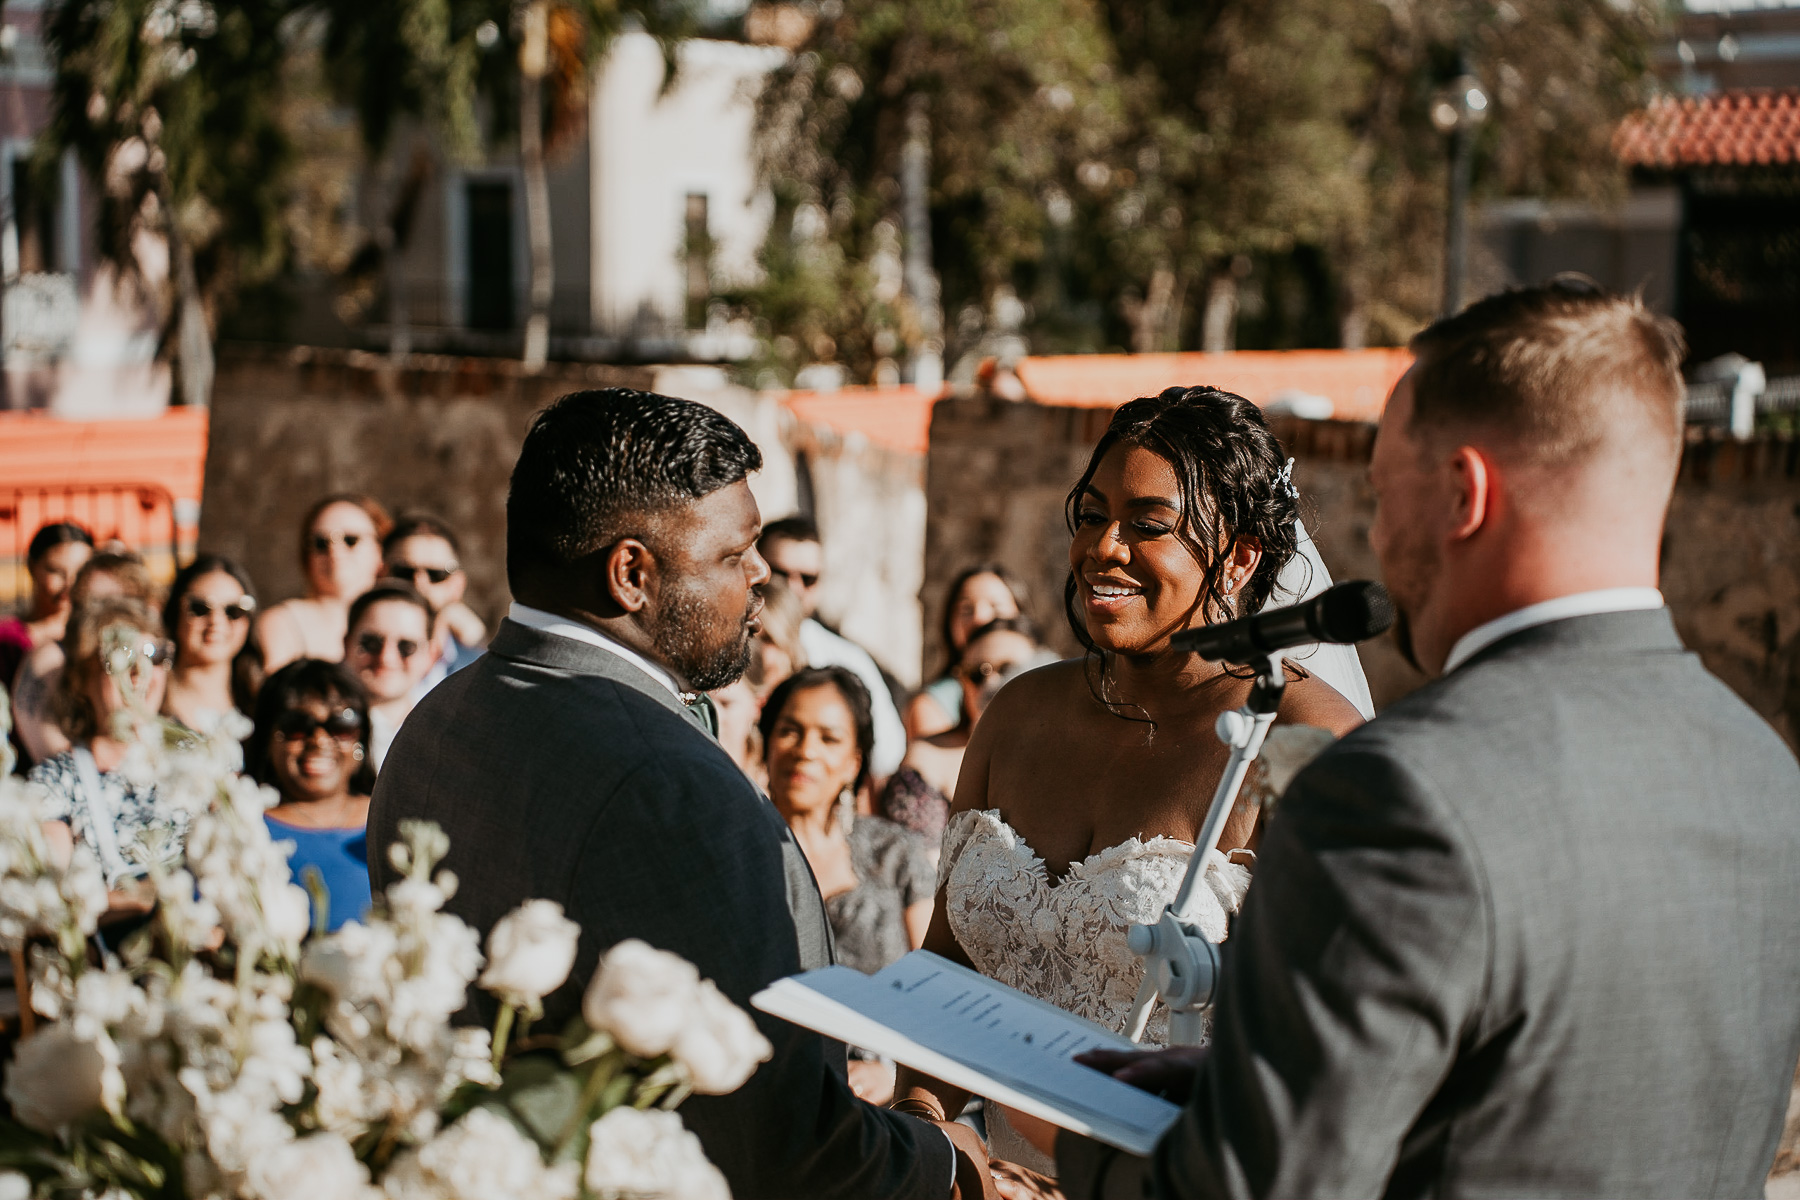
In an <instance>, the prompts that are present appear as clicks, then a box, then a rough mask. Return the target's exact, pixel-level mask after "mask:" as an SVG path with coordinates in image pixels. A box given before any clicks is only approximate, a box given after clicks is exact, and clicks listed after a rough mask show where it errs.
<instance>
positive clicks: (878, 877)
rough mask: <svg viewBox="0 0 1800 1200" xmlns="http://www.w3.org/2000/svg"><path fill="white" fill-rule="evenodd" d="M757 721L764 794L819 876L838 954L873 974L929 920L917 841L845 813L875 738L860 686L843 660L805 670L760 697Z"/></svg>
mask: <svg viewBox="0 0 1800 1200" xmlns="http://www.w3.org/2000/svg"><path fill="white" fill-rule="evenodd" d="M759 724H760V727H761V729H762V739H763V761H764V762H765V763H766V764H767V766H768V771H769V798H770V799H771V800H773V801H774V802H775V810H776V811H777V812H779V813H780V814H781V815H782V818H783V819H784V820H785V821H787V823H788V828H790V829H792V830H793V831H794V838H795V840H796V841H798V842H799V843H800V849H801V850H802V851H804V852H805V854H806V861H807V862H808V863H809V864H810V865H811V866H812V871H813V876H814V877H815V878H816V879H817V880H818V881H819V891H820V892H821V893H823V894H824V897H825V911H826V914H827V915H828V916H829V917H830V920H831V932H832V935H833V936H834V938H835V939H836V941H837V952H838V961H839V962H841V963H844V964H846V965H848V966H852V967H855V968H857V969H858V970H860V971H867V972H874V971H879V970H880V969H881V968H882V967H885V966H887V964H889V963H891V962H893V961H894V960H895V959H896V958H899V957H900V956H901V955H902V954H905V953H906V952H907V951H908V950H916V949H918V948H919V946H920V944H921V943H923V941H924V940H925V929H926V927H927V926H929V925H930V924H931V891H932V884H933V879H932V870H931V864H930V862H929V861H928V859H927V858H926V856H925V851H924V847H923V846H922V845H920V843H919V841H918V839H917V838H915V837H914V836H913V835H912V834H911V833H909V832H908V831H907V830H905V829H902V828H901V827H900V826H898V825H896V824H894V823H893V822H892V821H888V820H884V819H882V818H881V817H858V816H856V813H855V804H854V802H853V797H854V796H855V794H856V792H857V790H858V789H859V788H860V787H861V786H862V784H863V780H864V778H865V777H866V776H867V775H868V771H869V765H868V764H869V751H870V750H871V748H873V746H874V744H875V731H874V721H873V720H872V719H871V717H870V714H869V693H868V689H867V688H865V687H863V686H862V681H861V680H860V679H858V678H857V677H856V676H855V674H853V673H852V672H851V671H850V670H849V669H847V668H845V667H807V668H806V669H805V670H802V671H799V672H796V673H795V674H793V675H790V676H788V677H787V678H786V679H785V680H783V681H782V683H781V685H780V686H779V687H777V688H776V689H775V691H774V692H773V693H772V694H771V695H770V696H769V701H768V703H767V704H765V705H763V711H762V719H761V721H760V722H759Z"/></svg>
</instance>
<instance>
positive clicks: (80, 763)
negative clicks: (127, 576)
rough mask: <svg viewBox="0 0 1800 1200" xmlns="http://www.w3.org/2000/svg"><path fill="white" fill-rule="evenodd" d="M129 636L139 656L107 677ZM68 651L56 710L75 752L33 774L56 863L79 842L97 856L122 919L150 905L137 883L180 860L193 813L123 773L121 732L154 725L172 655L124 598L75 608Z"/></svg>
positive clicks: (152, 621)
mask: <svg viewBox="0 0 1800 1200" xmlns="http://www.w3.org/2000/svg"><path fill="white" fill-rule="evenodd" d="M121 635H122V636H123V637H124V638H126V639H128V640H129V642H130V644H131V645H132V647H133V649H134V651H135V653H134V655H133V659H132V662H131V666H130V672H129V674H128V675H126V676H123V677H119V676H114V675H113V674H111V673H109V672H108V671H107V670H106V669H105V666H104V665H103V663H102V661H101V655H102V651H103V648H104V644H105V641H106V640H107V638H108V637H109V636H111V637H118V636H121ZM63 645H64V647H65V648H66V650H67V652H68V660H67V661H66V662H65V663H64V664H63V669H62V673H61V675H60V676H59V678H58V680H57V686H56V693H55V695H54V696H53V697H52V705H53V710H54V712H55V713H56V716H57V720H58V722H59V723H60V724H61V726H62V728H63V730H64V731H65V732H67V733H68V735H69V737H70V738H71V739H72V740H73V742H74V745H73V746H72V747H71V748H70V749H68V750H65V751H63V752H62V753H61V754H57V755H54V756H52V757H51V758H49V759H47V760H45V761H44V762H41V763H39V764H38V765H37V766H36V767H34V768H32V771H31V775H30V781H31V782H32V783H34V784H36V785H38V786H39V787H40V788H42V803H43V809H42V811H43V813H44V815H45V816H46V817H48V818H49V821H48V823H47V824H46V826H45V833H46V835H48V836H49V838H50V840H51V847H52V852H53V853H56V854H57V855H58V857H61V858H64V859H66V856H67V853H68V851H69V848H70V847H71V846H73V845H74V844H76V843H80V844H82V845H86V846H88V847H90V848H91V849H92V850H93V851H94V854H95V856H96V857H97V858H98V859H99V860H100V866H101V869H102V870H103V871H104V872H105V875H106V885H107V888H108V889H109V890H110V891H111V892H112V903H111V906H110V907H111V909H112V910H113V911H114V912H116V913H119V914H124V913H142V912H146V911H148V910H149V906H150V897H149V895H148V891H147V889H146V888H144V887H142V886H141V885H138V882H137V881H139V880H141V879H142V878H143V876H144V875H145V874H146V873H147V872H148V871H149V869H150V867H151V866H152V865H156V864H163V865H173V864H177V863H179V862H180V861H181V856H182V851H183V848H184V847H185V845H186V842H187V830H188V818H189V814H188V812H187V810H185V809H182V808H177V807H174V806H172V805H165V804H163V803H162V802H161V801H159V799H158V798H157V794H156V788H155V786H154V785H148V786H145V785H139V784H136V783H133V782H132V781H131V780H130V779H128V778H126V776H125V775H124V774H123V773H122V772H121V771H120V770H119V768H120V766H121V765H122V764H123V763H124V761H125V754H126V751H127V750H128V749H129V748H130V744H131V743H130V741H129V736H130V730H129V729H127V728H121V724H122V722H123V721H124V720H128V719H129V716H132V715H135V716H136V717H139V718H149V719H154V716H155V713H156V710H157V708H158V707H159V706H160V705H161V704H162V699H163V689H164V687H166V686H167V684H168V663H169V659H170V657H171V655H172V649H171V647H170V646H169V644H168V643H167V642H166V641H164V640H163V635H162V622H161V621H159V620H157V618H156V616H155V615H154V614H153V613H152V612H151V610H150V608H149V607H148V606H147V605H145V604H143V603H141V602H139V601H137V600H132V599H128V598H125V597H122V596H112V597H107V598H105V599H101V600H95V601H92V602H90V603H88V604H86V605H84V606H82V607H81V608H79V609H77V610H76V611H75V615H74V617H73V619H72V620H71V621H70V624H69V630H68V632H67V633H66V634H65V635H64V637H63ZM128 689H129V691H131V692H134V693H135V694H136V698H135V700H133V699H131V698H130V697H128V695H127V690H128ZM122 735H124V736H122Z"/></svg>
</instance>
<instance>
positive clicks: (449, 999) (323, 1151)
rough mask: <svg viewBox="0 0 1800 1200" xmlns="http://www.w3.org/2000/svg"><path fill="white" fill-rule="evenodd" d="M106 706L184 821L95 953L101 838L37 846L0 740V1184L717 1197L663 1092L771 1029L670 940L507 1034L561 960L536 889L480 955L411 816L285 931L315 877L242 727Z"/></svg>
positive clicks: (553, 922)
mask: <svg viewBox="0 0 1800 1200" xmlns="http://www.w3.org/2000/svg"><path fill="white" fill-rule="evenodd" d="M106 644H107V643H105V642H104V641H103V646H104V645H106ZM121 646H124V642H123V641H122V640H121ZM114 649H115V650H119V652H118V653H114V654H110V655H106V656H104V657H105V661H106V663H107V669H108V671H109V673H112V674H113V675H114V676H115V678H117V679H119V680H120V681H121V684H122V690H126V691H128V692H129V691H130V690H131V689H130V688H129V684H130V681H131V680H132V670H131V668H132V666H133V662H132V659H131V654H130V651H129V648H128V647H127V648H125V649H120V648H119V647H114ZM4 705H5V697H4V693H3V692H0V760H3V759H4V758H6V757H7V752H6V751H5V750H4V748H3V747H4V735H5V731H6V728H7V727H8V725H9V723H10V722H9V720H8V714H7V713H6V710H5V707H4ZM128 716H129V718H130V720H129V724H130V725H131V726H132V728H133V729H134V730H135V732H136V737H137V744H136V745H135V746H134V747H133V749H132V752H131V755H130V756H129V759H128V768H129V769H130V770H132V771H133V772H134V773H135V774H136V777H138V778H140V779H145V780H154V782H155V784H156V786H157V789H158V799H159V802H165V803H171V804H176V805H179V806H181V807H182V808H184V809H186V810H187V811H188V812H190V813H191V814H192V822H191V825H190V830H189V840H188V844H187V852H186V860H185V865H184V866H171V867H152V869H151V871H150V882H151V884H152V886H153V888H154V892H155V895H156V898H157V905H156V908H155V910H154V912H153V914H152V915H151V917H150V919H149V922H148V924H147V925H145V926H144V927H143V928H142V929H140V930H138V931H137V932H135V933H133V934H131V935H130V936H129V937H127V938H126V939H125V940H124V942H123V943H122V945H121V946H120V947H119V949H118V952H117V953H100V952H97V951H96V950H95V949H94V948H93V943H92V942H91V938H92V935H93V934H94V932H95V930H96V928H97V927H98V925H99V922H100V919H101V917H102V915H103V914H104V912H105V910H106V907H107V887H106V883H105V881H104V879H103V877H102V873H101V870H100V866H99V863H98V862H97V861H96V859H95V857H94V855H93V854H92V853H90V852H89V851H87V850H86V849H85V848H84V847H81V846H77V847H76V849H75V852H74V854H73V856H72V857H71V859H70V861H69V862H68V863H67V865H58V864H57V862H56V861H55V856H54V855H53V854H52V853H51V851H50V848H49V845H48V843H47V840H46V838H45V836H44V833H43V824H42V820H41V817H40V806H39V801H38V798H37V797H36V796H35V795H34V793H33V789H31V788H30V787H29V786H28V785H26V784H24V783H22V782H20V781H19V780H18V779H17V778H16V777H14V776H12V775H11V774H10V765H11V764H10V763H9V762H5V761H0V949H5V950H9V951H10V950H17V949H20V948H25V949H27V951H28V955H29V959H30V964H31V965H30V970H29V987H30V996H31V1007H32V1009H33V1010H34V1012H35V1015H36V1016H38V1017H41V1018H44V1019H45V1020H46V1021H47V1022H49V1023H48V1024H46V1025H45V1026H44V1027H42V1028H40V1029H39V1030H38V1031H37V1032H36V1033H34V1034H32V1035H31V1036H28V1037H26V1038H24V1039H23V1040H22V1041H21V1042H19V1043H18V1046H17V1048H16V1050H15V1052H14V1056H13V1061H12V1062H11V1063H10V1064H9V1066H8V1069H7V1072H6V1085H5V1089H4V1094H5V1099H6V1102H7V1104H8V1105H9V1106H10V1109H11V1116H10V1119H0V1200H27V1198H28V1197H31V1196H38V1197H50V1196H57V1197H63V1196H94V1197H102V1196H104V1197H122V1196H132V1197H140V1198H144V1200H148V1198H149V1197H153V1196H154V1197H158V1198H161V1200H168V1198H171V1197H194V1198H196V1200H198V1198H201V1197H206V1198H213V1197H219V1198H224V1197H236V1198H242V1200H511V1198H515V1197H516V1198H517V1200H577V1198H578V1197H579V1198H583V1200H655V1198H657V1197H667V1198H669V1200H726V1197H727V1196H728V1195H729V1193H728V1191H727V1188H726V1186H725V1180H724V1177H723V1176H722V1175H721V1174H720V1173H719V1172H718V1170H717V1169H716V1168H715V1167H713V1166H712V1164H711V1163H709V1162H707V1161H706V1158H705V1155H704V1154H703V1153H702V1152H701V1149H700V1145H699V1142H698V1141H697V1140H696V1139H695V1138H694V1137H693V1135H692V1134H690V1133H688V1132H687V1130H686V1129H684V1128H683V1127H682V1124H681V1120H680V1118H679V1117H678V1116H677V1115H676V1114H675V1113H674V1111H672V1110H673V1109H675V1107H676V1106H677V1105H679V1104H680V1103H681V1101H682V1100H683V1099H685V1098H686V1097H687V1096H688V1095H689V1094H690V1093H692V1092H696V1091H698V1092H702V1093H706V1094H719V1093H723V1092H728V1091H731V1090H733V1089H735V1088H737V1087H738V1086H740V1085H741V1084H742V1083H743V1082H744V1081H745V1080H746V1079H748V1078H749V1077H750V1075H751V1073H752V1072H754V1071H755V1069H756V1067H757V1065H758V1064H760V1063H762V1062H764V1061H766V1060H767V1059H768V1057H769V1055H770V1053H771V1049H770V1046H769V1043H768V1042H767V1041H766V1040H765V1039H764V1038H763V1037H762V1035H761V1033H760V1032H758V1030H757V1028H756V1026H755V1024H754V1022H752V1021H751V1019H750V1018H749V1016H748V1015H746V1014H745V1013H744V1012H743V1010H742V1009H740V1008H738V1007H737V1006H736V1005H735V1004H733V1003H732V1002H731V1001H730V1000H728V999H727V998H726V997H725V996H724V995H723V994H721V993H720V992H719V990H718V989H717V988H716V987H715V986H714V985H713V984H712V983H711V982H710V981H706V980H703V979H701V978H700V976H699V973H698V972H697V971H696V970H695V969H694V968H693V966H692V965H691V964H689V963H687V962H685V961H683V960H682V959H680V958H678V957H676V956H674V955H672V954H667V953H665V952H663V951H659V950H655V949H652V948H651V947H649V946H647V945H645V944H644V943H642V942H637V941H626V942H622V943H620V944H619V945H618V946H615V947H613V949H612V950H611V951H610V952H609V953H608V954H607V955H606V956H605V957H604V959H603V961H602V962H601V964H600V967H599V969H598V970H597V971H596V972H595V974H594V977H593V979H592V981H591V982H590V984H589V986H588V987H587V989H586V992H585V994H584V1000H583V1004H582V1014H583V1015H582V1017H580V1018H577V1019H576V1020H574V1021H573V1022H571V1024H570V1027H569V1028H568V1029H567V1030H564V1031H560V1033H559V1034H556V1035H549V1036H545V1035H539V1036H533V1037H523V1036H521V1037H518V1038H515V1037H514V1036H513V1026H514V1023H515V1021H516V1020H518V1019H519V1017H520V1016H521V1015H522V1016H523V1017H524V1019H525V1022H526V1024H525V1028H524V1029H523V1030H522V1031H521V1033H522V1034H523V1033H529V1032H530V1029H529V1022H530V1021H532V1020H535V1019H536V1018H537V1017H538V1016H539V1015H540V1014H541V1013H542V1003H543V999H544V997H545V996H547V995H548V994H550V993H551V992H553V991H555V990H556V989H558V988H559V987H561V986H563V984H564V983H565V982H566V981H567V979H568V976H569V972H570V971H571V970H572V969H573V967H574V963H575V957H576V947H577V943H578V939H579V934H580V930H579V927H578V926H577V925H576V924H575V922H573V921H570V920H569V919H567V918H566V917H565V916H564V915H563V912H562V909H561V908H560V906H558V905H556V904H553V903H551V902H549V901H545V900H529V901H527V902H525V903H524V904H523V905H521V906H520V907H519V908H518V909H517V910H515V911H514V912H513V913H511V914H509V915H508V916H506V917H505V918H503V919H502V920H501V921H500V922H498V923H497V924H496V925H495V927H494V929H493V931H492V932H491V933H490V934H489V937H488V945H487V955H486V959H485V964H486V965H485V969H484V965H483V964H484V958H483V955H482V952H481V945H480V939H479V937H478V936H477V934H476V932H475V931H474V930H473V929H471V928H470V927H469V926H468V925H466V924H464V923H463V922H462V921H461V920H460V919H458V918H457V917H455V916H453V915H452V914H450V913H447V912H445V911H443V909H444V904H445V902H446V901H447V900H449V899H450V897H451V896H453V895H454V894H455V891H456V880H455V877H454V876H453V875H451V873H450V872H448V871H444V870H440V869H438V864H439V863H440V862H441V861H442V860H443V858H444V855H445V854H446V853H447V851H448V848H449V842H448V839H447V838H446V837H445V836H444V834H443V832H442V831H441V830H439V829H438V828H437V826H435V825H431V824H429V823H423V822H414V823H409V824H407V825H403V826H402V830H401V832H402V837H403V841H402V843H401V844H398V845H396V846H394V847H392V848H391V849H390V860H391V861H392V862H393V864H394V866H395V868H396V869H397V870H398V871H400V872H401V875H402V877H401V878H400V879H399V880H398V881H397V882H396V883H394V884H393V885H392V886H391V887H389V888H388V889H387V893H386V895H385V897H382V898H381V899H380V900H379V901H378V902H377V904H376V908H375V912H374V913H373V914H372V915H371V917H370V918H369V920H367V921H366V922H351V923H349V924H347V925H345V926H343V927H342V928H341V929H339V930H338V931H337V932H335V933H330V934H324V933H322V932H317V931H315V932H316V933H317V936H314V937H312V938H311V940H307V935H308V932H309V930H311V929H312V927H313V922H314V916H313V914H314V910H315V901H314V899H313V898H312V897H309V896H308V894H307V893H306V891H304V890H303V889H301V888H299V887H296V886H295V885H294V884H293V883H291V882H290V879H289V872H288V865H287V861H286V855H285V853H284V851H283V850H282V848H281V847H280V846H279V845H277V844H276V843H275V842H274V841H273V840H272V838H271V837H270V835H269V832H268V829H267V826H265V825H264V823H263V820H262V814H263V811H264V810H265V809H266V808H267V807H268V806H269V805H270V804H272V803H274V802H275V795H274V793H273V792H272V791H271V790H269V789H266V788H259V787H258V786H257V785H256V784H255V783H254V782H252V781H251V780H249V779H247V778H245V777H243V776H242V775H241V774H240V773H239V772H240V769H241V766H242V760H241V755H240V750H239V747H238V743H237V739H238V738H239V737H240V736H242V735H243V734H244V733H245V732H246V731H245V730H243V729H240V728H236V727H233V726H230V725H221V727H219V728H217V729H215V730H211V731H208V732H205V733H199V734H196V733H193V732H192V731H187V730H177V729H176V728H175V727H172V726H168V725H166V724H164V723H162V722H160V721H158V720H156V719H154V718H153V717H152V716H151V715H150V714H147V713H146V712H144V711H142V708H141V705H140V706H138V711H136V712H134V713H131V714H128ZM124 724H125V723H122V724H121V727H122V728H123V727H124ZM471 983H474V984H476V985H477V986H479V987H481V988H483V989H484V990H486V991H488V992H490V993H491V994H493V995H494V996H495V997H496V998H497V999H498V1000H499V1001H500V1002H501V1007H500V1017H499V1020H498V1021H497V1022H496V1024H495V1028H494V1030H493V1031H492V1032H490V1031H489V1030H487V1029H483V1028H469V1027H458V1026H455V1025H453V1024H452V1018H454V1017H455V1016H456V1015H457V1014H458V1013H459V1012H461V1011H462V1010H463V1008H464V1005H465V1002H466V1000H467V993H468V988H469V985H470V984H471Z"/></svg>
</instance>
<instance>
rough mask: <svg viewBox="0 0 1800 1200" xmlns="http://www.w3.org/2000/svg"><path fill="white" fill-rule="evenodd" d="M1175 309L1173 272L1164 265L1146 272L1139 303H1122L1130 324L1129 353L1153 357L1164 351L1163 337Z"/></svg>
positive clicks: (1130, 301)
mask: <svg viewBox="0 0 1800 1200" xmlns="http://www.w3.org/2000/svg"><path fill="white" fill-rule="evenodd" d="M1174 306H1175V272H1174V271H1172V270H1170V269H1169V268H1168V266H1167V265H1163V266H1158V267H1157V268H1156V269H1155V270H1154V271H1152V272H1150V286H1148V287H1147V288H1145V289H1144V298H1143V299H1142V300H1136V299H1130V300H1127V301H1126V302H1125V306H1124V308H1125V319H1126V320H1127V321H1129V322H1131V352H1132V353H1133V354H1154V353H1156V352H1157V351H1158V350H1161V349H1163V348H1164V346H1163V335H1164V331H1165V330H1167V329H1168V327H1169V314H1170V313H1171V311H1172V310H1173V309H1174Z"/></svg>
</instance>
